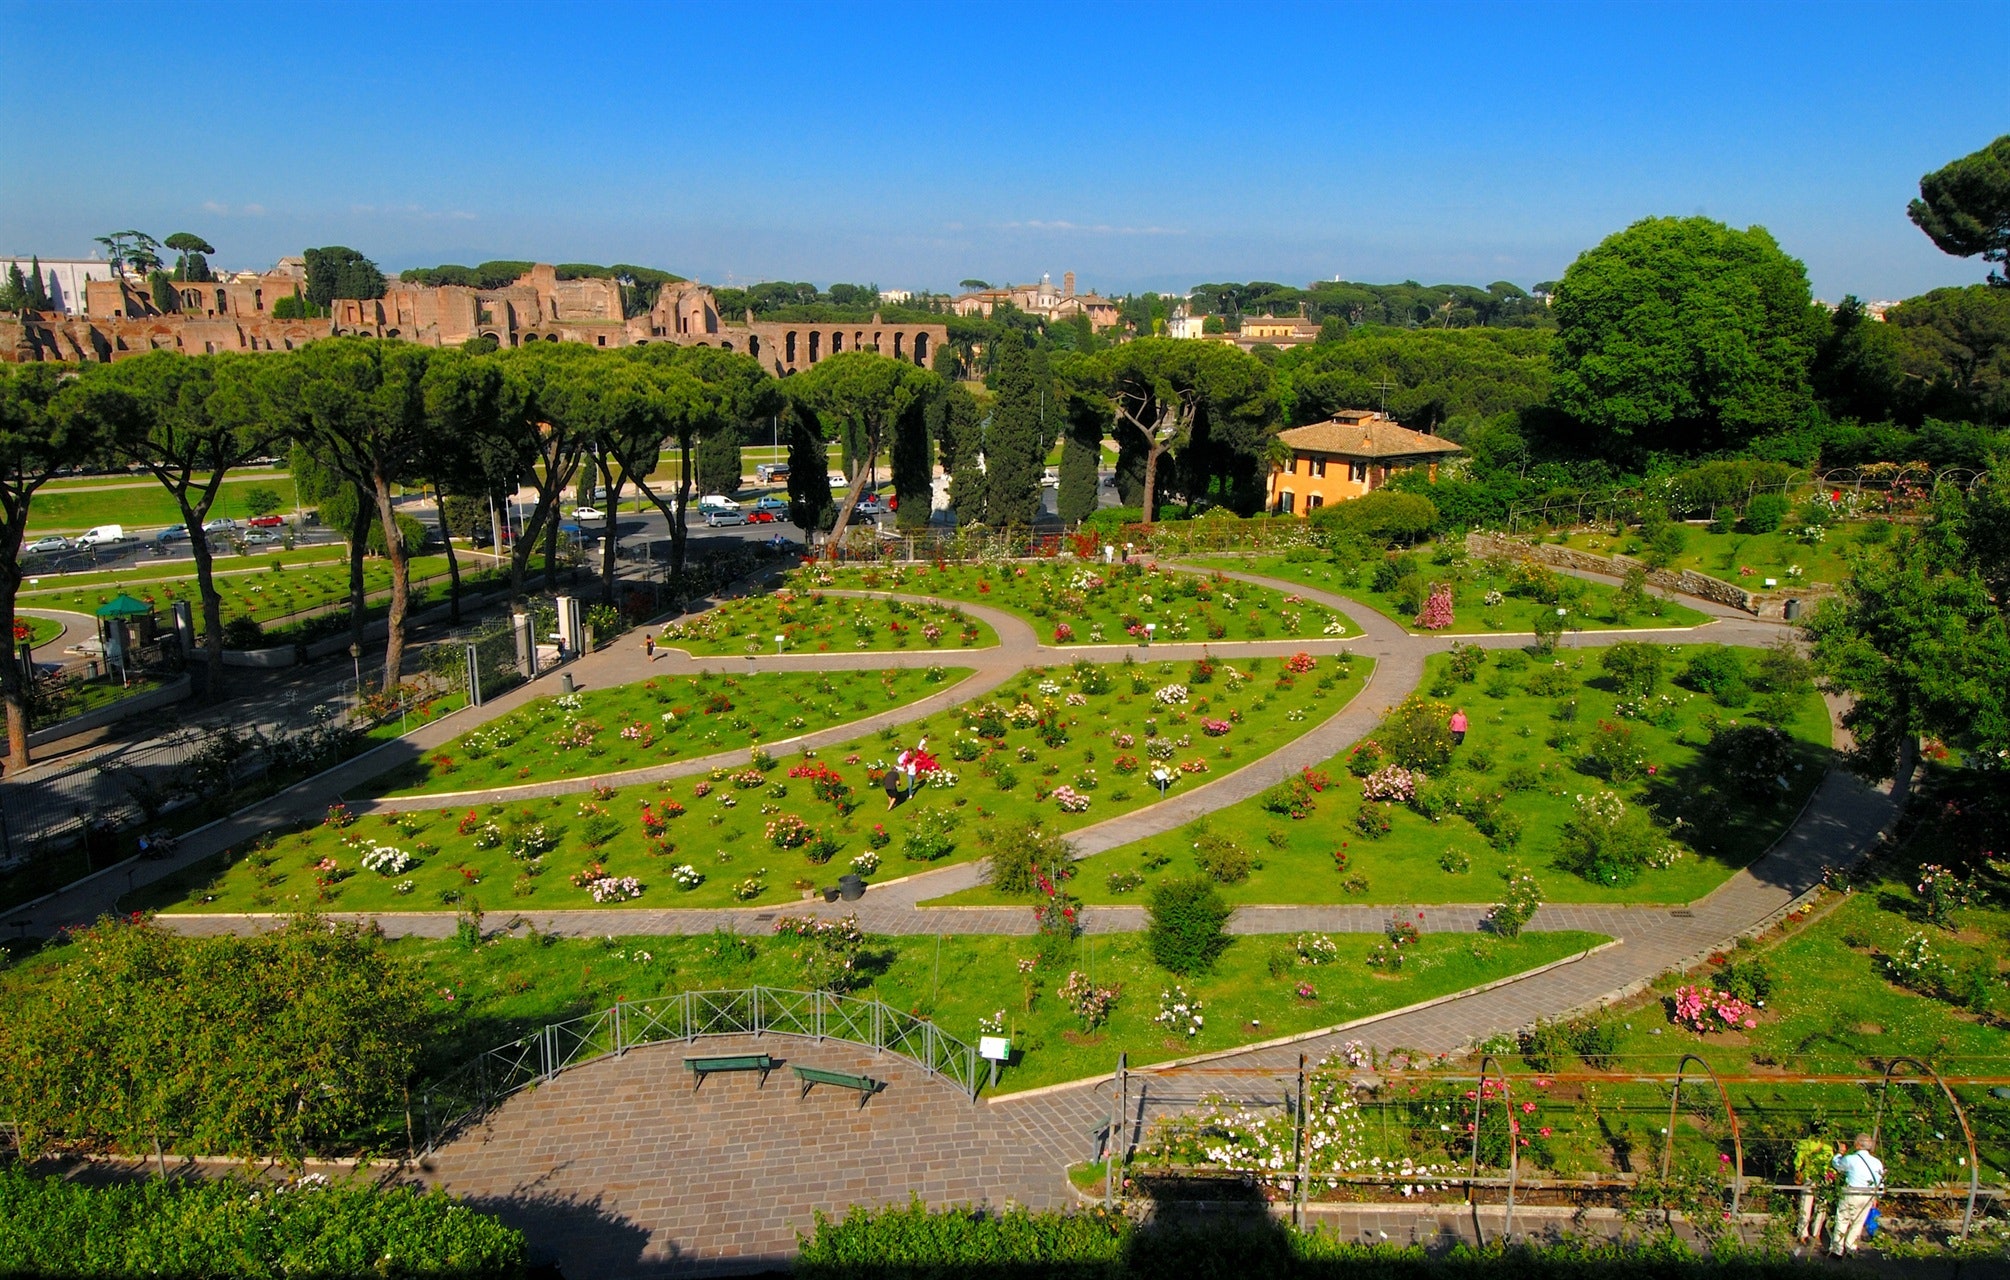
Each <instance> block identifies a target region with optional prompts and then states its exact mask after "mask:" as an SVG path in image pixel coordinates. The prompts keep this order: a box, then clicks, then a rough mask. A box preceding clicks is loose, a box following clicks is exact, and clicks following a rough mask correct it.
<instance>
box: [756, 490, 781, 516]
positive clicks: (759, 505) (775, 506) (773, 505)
mask: <svg viewBox="0 0 2010 1280" xmlns="http://www.w3.org/2000/svg"><path fill="white" fill-rule="evenodd" d="M754 510H756V511H772V512H773V513H774V514H776V515H778V516H785V515H787V514H788V513H789V500H788V499H787V498H777V497H776V496H775V495H774V494H772V493H771V494H769V495H768V496H767V497H765V498H762V499H761V500H760V501H759V502H756V503H755V504H754Z"/></svg>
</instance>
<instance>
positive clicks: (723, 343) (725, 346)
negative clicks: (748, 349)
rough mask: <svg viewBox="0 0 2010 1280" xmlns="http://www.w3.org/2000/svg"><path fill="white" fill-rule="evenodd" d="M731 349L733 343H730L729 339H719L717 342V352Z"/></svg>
mask: <svg viewBox="0 0 2010 1280" xmlns="http://www.w3.org/2000/svg"><path fill="white" fill-rule="evenodd" d="M732 349H733V343H732V341H731V340H730V339H727V338H721V339H720V340H719V350H721V351H731V350H732Z"/></svg>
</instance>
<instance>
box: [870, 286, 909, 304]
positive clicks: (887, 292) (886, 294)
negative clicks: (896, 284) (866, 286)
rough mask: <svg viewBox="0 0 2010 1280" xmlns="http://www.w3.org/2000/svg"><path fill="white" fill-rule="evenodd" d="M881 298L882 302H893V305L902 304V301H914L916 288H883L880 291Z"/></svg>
mask: <svg viewBox="0 0 2010 1280" xmlns="http://www.w3.org/2000/svg"><path fill="white" fill-rule="evenodd" d="M879 300H880V301H881V302H884V303H889V304H891V305H894V306H898V305H900V304H901V303H903V302H912V301H914V290H912V289H881V290H880V291H879Z"/></svg>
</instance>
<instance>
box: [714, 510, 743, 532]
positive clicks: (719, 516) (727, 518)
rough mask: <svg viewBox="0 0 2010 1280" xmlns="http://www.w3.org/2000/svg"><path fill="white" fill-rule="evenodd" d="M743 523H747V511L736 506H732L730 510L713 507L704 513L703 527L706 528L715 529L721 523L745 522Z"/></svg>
mask: <svg viewBox="0 0 2010 1280" xmlns="http://www.w3.org/2000/svg"><path fill="white" fill-rule="evenodd" d="M745 523H747V513H746V512H744V511H742V510H740V509H739V508H738V507H734V508H733V509H732V510H730V511H724V510H720V509H718V508H714V509H713V510H711V511H707V512H706V513H705V527H706V528H707V529H717V528H719V527H721V526H722V525H731V524H745Z"/></svg>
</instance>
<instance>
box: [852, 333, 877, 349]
mask: <svg viewBox="0 0 2010 1280" xmlns="http://www.w3.org/2000/svg"><path fill="white" fill-rule="evenodd" d="M872 345H873V346H875V347H877V346H878V345H879V342H878V341H877V340H874V342H873V344H872ZM851 349H852V350H853V351H863V350H865V334H864V333H863V332H862V331H858V330H854V331H853V332H852V335H851Z"/></svg>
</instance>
